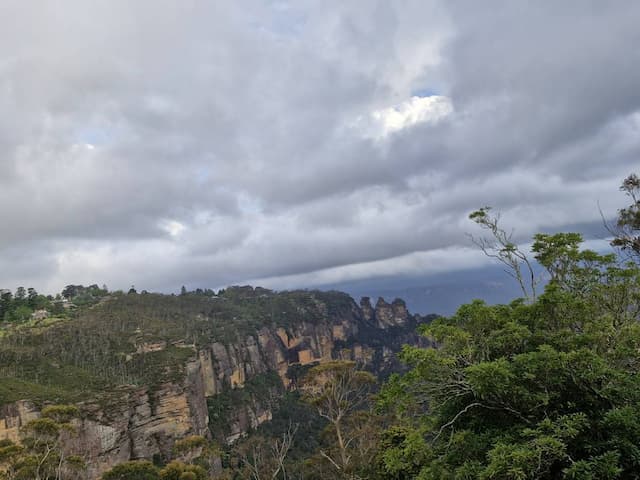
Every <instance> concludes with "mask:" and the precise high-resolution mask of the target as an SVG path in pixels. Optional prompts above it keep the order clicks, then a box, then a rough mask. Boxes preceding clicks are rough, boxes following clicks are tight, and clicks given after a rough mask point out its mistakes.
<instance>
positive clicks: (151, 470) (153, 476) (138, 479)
mask: <svg viewBox="0 0 640 480" xmlns="http://www.w3.org/2000/svg"><path fill="white" fill-rule="evenodd" d="M160 478H161V477H160V472H159V470H158V469H157V468H156V467H154V466H153V464H152V463H151V462H144V461H133V462H125V463H121V464H119V465H116V466H115V467H113V468H112V469H111V470H109V471H108V472H106V473H104V474H103V475H102V480H160Z"/></svg>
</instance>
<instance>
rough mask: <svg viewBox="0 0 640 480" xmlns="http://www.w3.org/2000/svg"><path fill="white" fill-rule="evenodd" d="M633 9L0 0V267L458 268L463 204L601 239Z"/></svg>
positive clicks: (368, 281)
mask: <svg viewBox="0 0 640 480" xmlns="http://www.w3.org/2000/svg"><path fill="white" fill-rule="evenodd" d="M639 24H640V3H639V2H634V1H616V2H598V1H584V0H580V1H571V0H567V1H563V2H552V1H540V2H525V1H511V0H504V1H500V0H492V1H490V2H482V3H479V2H473V1H456V0H452V1H451V0H447V1H444V0H443V1H438V0H415V1H414V0H393V1H389V0H380V1H376V0H362V1H358V0H353V1H344V0H340V1H333V0H323V1H320V0H295V1H294V0H292V1H280V0H263V1H258V0H246V1H244V0H243V1H242V2H222V1H204V0H201V1H197V0H180V1H175V0H172V1H169V0H136V1H135V2H131V1H130V0H91V1H86V0H65V1H50V0H31V1H28V2H25V1H24V0H0V204H1V205H2V208H0V225H2V227H1V228H2V229H1V231H2V235H0V286H2V287H5V288H15V287H16V286H18V285H24V286H34V287H36V288H37V289H38V290H39V291H45V292H56V291H60V290H61V289H62V287H64V286H65V285H67V284H70V283H75V284H78V283H82V284H91V283H98V284H100V285H102V284H107V285H108V286H109V288H112V289H115V288H128V287H129V286H131V285H135V286H136V288H138V289H147V290H151V291H166V292H171V291H178V290H179V289H180V286H182V285H186V286H187V287H188V288H196V287H212V288H217V287H223V286H225V285H230V284H253V285H263V286H266V287H271V288H275V289H290V288H300V287H303V288H315V287H318V288H329V287H331V286H335V285H356V284H357V285H359V287H358V288H361V289H363V290H366V286H367V285H372V286H373V285H375V288H377V289H387V290H390V289H393V288H394V286H399V285H409V284H420V283H421V282H422V283H424V281H426V280H424V279H426V278H431V279H433V278H438V275H443V276H446V278H447V279H451V278H455V274H456V272H458V273H459V275H460V278H462V276H466V273H465V272H468V271H471V270H474V269H476V270H477V269H482V268H487V267H488V265H489V261H488V259H486V258H485V257H484V256H483V255H482V254H481V253H480V252H478V250H477V249H476V248H474V247H473V245H471V243H470V241H469V238H468V235H467V233H469V232H472V233H473V232H475V230H474V225H473V224H472V223H471V222H470V221H469V220H468V218H467V217H468V214H469V212H471V211H472V210H474V209H476V208H478V207H480V206H484V205H491V206H493V207H494V208H495V209H497V210H499V211H500V212H501V213H502V221H503V222H504V225H508V227H509V228H512V229H513V231H514V235H515V237H514V238H516V240H517V241H519V242H523V243H526V242H527V241H528V239H529V238H530V236H531V235H532V234H533V233H535V232H539V231H546V232H553V231H561V230H567V229H573V228H576V226H580V228H583V229H584V231H586V232H590V235H591V236H592V237H593V238H595V239H598V238H600V239H601V238H603V237H604V236H605V233H606V232H603V231H602V228H598V227H599V226H600V225H601V216H600V210H601V211H602V212H603V213H604V214H605V216H606V217H607V218H611V217H613V216H615V213H616V210H617V209H618V208H621V207H623V206H624V205H625V197H624V195H622V194H621V193H620V192H619V191H618V186H619V185H620V183H621V180H622V179H623V178H624V177H625V176H627V175H628V174H629V173H631V172H633V171H636V172H638V171H639V170H640V162H639V158H640V157H639V155H638V154H639V151H640V88H638V85H640V49H638V45H640V28H638V25H639ZM452 275H454V277H452ZM453 283H454V284H455V281H454V282H453ZM372 289H373V287H372Z"/></svg>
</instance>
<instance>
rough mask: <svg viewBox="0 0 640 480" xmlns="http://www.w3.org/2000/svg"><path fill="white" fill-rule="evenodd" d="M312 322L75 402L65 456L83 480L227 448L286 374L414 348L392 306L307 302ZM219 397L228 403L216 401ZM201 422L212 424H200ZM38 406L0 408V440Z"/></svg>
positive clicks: (218, 348)
mask: <svg viewBox="0 0 640 480" xmlns="http://www.w3.org/2000/svg"><path fill="white" fill-rule="evenodd" d="M313 308H314V309H315V310H314V311H318V312H319V314H318V315H315V316H314V318H308V317H307V316H305V315H300V316H299V317H298V318H294V319H293V320H291V321H288V322H287V323H286V324H283V322H280V325H278V324H277V323H275V324H272V325H270V326H268V325H265V326H263V327H261V328H259V329H257V330H256V331H254V332H253V333H250V334H246V335H245V334H242V335H240V334H239V333H238V334H237V335H235V338H233V340H231V341H230V340H229V339H227V340H226V341H222V340H219V339H217V338H211V339H210V341H208V342H203V343H201V344H200V345H198V346H195V345H187V344H182V345H181V348H190V349H192V351H193V354H192V355H191V356H190V359H189V360H188V361H187V362H186V365H185V366H184V369H183V370H182V376H181V378H179V379H177V380H174V381H170V382H163V383H159V384H155V385H152V386H140V387H132V386H123V387H120V388H119V389H116V390H114V391H112V392H109V393H108V394H105V395H103V396H102V397H101V400H100V401H86V402H83V403H81V404H80V407H81V411H82V419H81V420H79V421H77V423H76V428H77V432H78V434H77V436H76V437H75V438H74V439H72V441H70V442H68V445H67V448H68V449H69V451H70V452H73V453H77V454H81V455H83V456H84V457H85V458H87V459H88V463H89V465H90V471H89V478H97V477H98V476H99V474H100V473H101V472H103V471H105V470H107V469H108V468H110V467H112V466H113V465H115V464H117V463H120V462H123V461H127V460H129V459H139V458H146V459H151V458H154V457H156V458H158V457H159V458H165V459H166V458H170V457H171V450H172V447H173V444H174V443H175V441H176V440H177V439H180V438H183V437H185V436H187V435H202V436H205V437H211V436H213V437H215V438H217V439H219V440H220V441H223V442H227V443H230V442H233V441H235V440H236V439H238V438H239V437H240V436H242V435H244V434H245V433H246V432H247V431H248V430H249V429H253V428H256V427H257V426H258V425H260V424H261V423H263V422H265V421H268V420H270V419H271V416H272V413H273V410H274V408H275V407H276V406H277V403H278V399H279V396H281V394H282V392H283V390H284V389H286V388H288V389H294V388H296V380H297V377H296V371H300V370H301V369H302V370H304V368H305V366H307V365H311V364H314V363H316V362H324V361H328V360H331V359H345V360H354V361H356V362H358V363H359V364H360V365H362V367H363V368H367V369H369V370H371V371H373V372H375V373H377V374H381V375H385V374H386V373H388V372H390V371H393V370H394V369H397V368H398V362H397V360H396V358H395V353H396V352H397V351H398V350H399V349H400V347H401V345H402V344H405V343H410V344H416V343H420V342H424V339H422V340H420V338H419V337H418V336H417V335H416V333H415V328H416V326H417V324H418V323H419V322H420V321H421V320H420V319H419V318H417V317H414V316H411V315H410V314H409V313H408V312H407V309H406V307H405V305H404V302H402V301H401V300H394V302H393V303H391V304H388V303H386V302H385V301H384V300H382V299H378V301H377V303H376V305H375V307H372V306H371V303H370V301H369V299H368V298H363V299H362V301H361V302H360V306H358V305H356V303H355V302H353V301H350V302H348V303H345V302H343V303H342V304H341V305H340V307H339V308H331V307H330V306H329V305H327V304H326V303H323V302H321V301H316V304H315V305H314V306H313ZM168 344H169V342H166V341H164V342H155V343H153V344H151V343H149V344H146V346H144V345H143V346H141V345H139V344H138V345H136V347H135V348H136V354H138V355H144V354H146V353H148V352H158V351H161V350H163V349H166V348H167V345H168ZM224 399H231V400H230V401H228V402H227V403H224V401H223V400H224ZM210 414H211V415H212V418H210ZM38 415H39V413H38V408H36V406H35V405H34V404H33V403H30V402H29V401H19V402H15V403H12V404H8V405H5V406H4V407H2V409H0V439H2V438H11V439H13V440H17V439H18V436H19V435H18V434H19V428H20V426H21V425H24V424H25V423H27V422H28V421H29V420H31V419H33V418H37V416H38Z"/></svg>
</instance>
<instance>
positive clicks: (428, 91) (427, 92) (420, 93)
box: [411, 87, 442, 97]
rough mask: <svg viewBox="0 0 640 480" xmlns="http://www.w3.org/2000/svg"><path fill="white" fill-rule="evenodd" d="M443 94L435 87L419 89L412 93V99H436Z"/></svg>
mask: <svg viewBox="0 0 640 480" xmlns="http://www.w3.org/2000/svg"><path fill="white" fill-rule="evenodd" d="M439 95H442V93H441V92H440V91H439V90H438V89H437V88H435V87H424V88H419V89H417V90H414V91H412V92H411V96H412V97H436V96H439Z"/></svg>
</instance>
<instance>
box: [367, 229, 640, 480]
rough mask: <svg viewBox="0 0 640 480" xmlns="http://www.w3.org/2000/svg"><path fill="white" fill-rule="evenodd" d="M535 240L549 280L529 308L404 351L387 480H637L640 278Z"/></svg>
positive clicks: (569, 238)
mask: <svg viewBox="0 0 640 480" xmlns="http://www.w3.org/2000/svg"><path fill="white" fill-rule="evenodd" d="M580 242H581V237H580V236H579V235H578V234H556V235H542V234H541V235H536V237H535V243H534V246H533V250H534V253H535V254H536V259H537V260H538V261H539V262H540V264H541V265H542V266H543V267H545V268H546V269H547V270H548V272H549V274H550V277H551V281H550V283H549V285H548V286H547V288H546V290H545V292H544V294H542V295H541V296H540V297H539V298H538V299H537V300H536V301H535V302H533V303H531V304H529V305H526V304H524V303H522V302H514V303H513V304H511V305H498V306H488V305H486V304H484V303H483V302H481V301H476V302H473V303H471V304H469V305H464V306H462V307H460V309H459V310H458V312H457V313H456V314H455V315H454V316H453V317H451V318H441V319H437V320H435V321H434V322H433V323H432V324H430V325H429V326H427V327H425V328H424V329H423V334H424V335H426V336H428V337H429V338H431V339H432V340H433V341H435V342H437V344H438V346H439V348H437V349H421V348H416V347H405V349H404V351H403V352H402V358H403V360H404V361H405V362H406V363H407V364H408V365H409V366H410V367H411V369H410V371H409V372H408V373H406V374H405V375H403V376H394V377H393V378H391V379H390V381H389V383H388V384H387V385H386V386H385V388H384V390H383V392H382V393H381V395H380V398H379V408H381V409H383V410H385V411H389V412H392V413H393V414H394V415H395V418H396V420H395V422H394V423H395V425H394V426H393V427H391V428H389V429H387V431H386V432H385V434H384V437H383V443H384V445H385V448H384V453H383V454H382V463H383V465H384V469H385V471H386V472H387V474H388V475H389V476H390V478H398V479H400V478H424V479H432V478H433V479H435V478H469V479H471V478H474V479H475V478H479V479H523V480H524V479H552V478H553V479H555V478H572V479H573V478H575V479H578V478H580V479H587V478H590V479H600V478H636V477H635V476H634V475H635V472H637V471H639V469H640V451H639V450H638V447H637V445H640V428H639V427H640V425H639V423H638V422H639V421H638V418H640V417H639V413H640V376H638V372H640V370H639V367H640V348H639V347H640V328H639V325H638V322H637V318H638V308H639V306H640V297H639V296H638V292H639V290H640V274H639V272H638V269H637V267H635V266H634V265H632V264H629V265H623V266H620V265H618V264H617V263H616V261H615V260H616V259H615V257H613V256H611V255H599V254H597V253H596V252H592V251H589V250H581V249H580Z"/></svg>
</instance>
